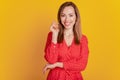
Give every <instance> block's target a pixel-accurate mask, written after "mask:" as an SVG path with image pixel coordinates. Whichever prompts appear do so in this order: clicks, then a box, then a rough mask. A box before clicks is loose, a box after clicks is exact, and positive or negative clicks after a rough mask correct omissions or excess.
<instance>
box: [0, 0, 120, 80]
mask: <svg viewBox="0 0 120 80" xmlns="http://www.w3.org/2000/svg"><path fill="white" fill-rule="evenodd" d="M64 1H66V0H43V1H42V0H32V1H31V0H20V1H19V0H8V1H7V0H1V1H0V80H45V78H46V76H47V74H45V75H43V74H42V69H43V67H44V65H45V63H46V61H45V60H44V58H43V55H44V46H45V41H46V37H47V33H48V32H49V26H50V24H51V22H52V21H53V20H56V15H57V10H58V8H59V6H60V5H61V4H62V3H63V2H64ZM72 1H73V2H75V3H76V5H77V6H78V7H79V10H80V13H81V20H82V30H83V33H84V34H86V35H87V37H88V39H89V49H90V55H89V62H88V65H87V68H86V70H85V71H84V72H83V76H84V78H85V80H120V76H119V74H120V49H119V46H120V31H119V30H120V22H119V21H120V1H119V0H72ZM47 73H48V72H47Z"/></svg>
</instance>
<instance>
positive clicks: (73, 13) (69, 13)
mask: <svg viewBox="0 0 120 80" xmlns="http://www.w3.org/2000/svg"><path fill="white" fill-rule="evenodd" d="M61 14H65V13H61ZM69 14H74V13H69Z"/></svg>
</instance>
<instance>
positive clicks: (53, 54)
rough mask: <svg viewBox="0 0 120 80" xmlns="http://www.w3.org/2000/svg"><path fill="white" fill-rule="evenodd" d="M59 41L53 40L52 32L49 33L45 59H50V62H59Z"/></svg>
mask: <svg viewBox="0 0 120 80" xmlns="http://www.w3.org/2000/svg"><path fill="white" fill-rule="evenodd" d="M57 49H58V48H57V43H56V44H55V43H53V42H52V32H50V33H49V34H48V37H47V42H46V46H45V50H44V51H45V55H44V57H45V59H46V60H47V61H48V63H50V64H53V63H55V62H57V59H58V52H57Z"/></svg>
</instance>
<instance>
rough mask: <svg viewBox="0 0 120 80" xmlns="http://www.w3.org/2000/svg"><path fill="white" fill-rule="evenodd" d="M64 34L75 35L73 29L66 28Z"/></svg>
mask: <svg viewBox="0 0 120 80" xmlns="http://www.w3.org/2000/svg"><path fill="white" fill-rule="evenodd" d="M64 35H73V29H65V30H64Z"/></svg>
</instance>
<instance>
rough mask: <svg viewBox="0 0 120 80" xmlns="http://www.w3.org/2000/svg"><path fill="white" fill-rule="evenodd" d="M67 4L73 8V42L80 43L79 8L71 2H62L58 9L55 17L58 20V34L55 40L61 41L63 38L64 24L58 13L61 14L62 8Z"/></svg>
mask: <svg viewBox="0 0 120 80" xmlns="http://www.w3.org/2000/svg"><path fill="white" fill-rule="evenodd" d="M68 6H72V7H73V8H74V11H75V15H76V22H75V24H74V26H73V33H74V42H75V43H76V44H80V39H81V37H82V31H81V22H80V14H79V10H78V8H77V6H76V5H75V4H74V3H73V2H65V3H63V4H62V5H61V6H60V8H59V10H58V15H57V19H58V22H59V28H60V31H59V34H58V38H57V42H58V43H61V42H62V41H63V39H64V26H63V24H62V22H61V18H60V15H61V13H62V11H63V10H64V8H65V7H68Z"/></svg>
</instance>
